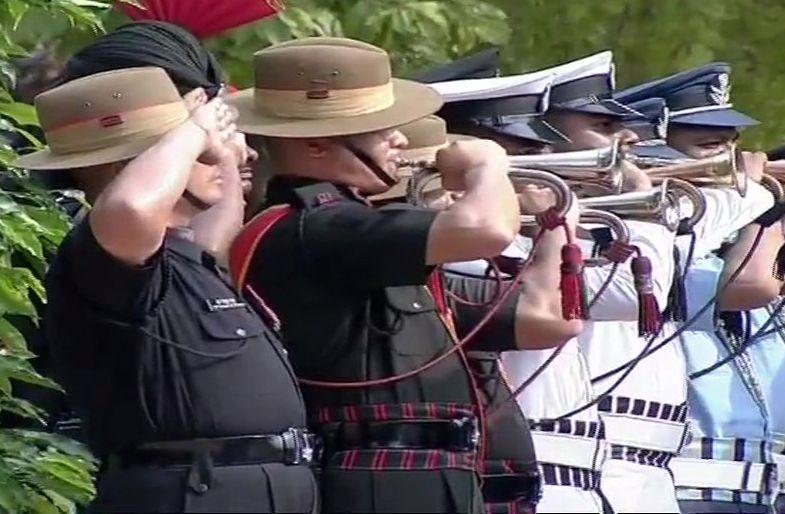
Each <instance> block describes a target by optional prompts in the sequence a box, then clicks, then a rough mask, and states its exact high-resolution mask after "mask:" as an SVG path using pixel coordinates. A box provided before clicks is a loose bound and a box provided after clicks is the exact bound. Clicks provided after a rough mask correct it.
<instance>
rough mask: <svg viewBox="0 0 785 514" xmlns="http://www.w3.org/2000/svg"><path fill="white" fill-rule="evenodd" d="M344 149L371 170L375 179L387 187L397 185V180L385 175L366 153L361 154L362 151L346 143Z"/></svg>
mask: <svg viewBox="0 0 785 514" xmlns="http://www.w3.org/2000/svg"><path fill="white" fill-rule="evenodd" d="M345 147H346V149H347V150H349V151H350V152H351V153H352V155H354V156H355V157H357V159H358V160H359V161H360V162H361V163H363V164H364V165H365V166H366V167H367V168H368V169H369V170H371V172H372V173H373V174H374V175H376V178H378V179H379V180H381V181H382V182H384V183H385V184H387V186H388V187H392V186H394V185H396V184H397V183H398V181H397V180H395V179H394V178H392V177H391V176H390V175H388V174H387V173H385V171H384V170H383V169H382V168H381V166H379V165H378V164H376V162H375V161H374V160H373V159H372V158H371V156H370V155H368V154H367V153H365V152H363V151H362V150H360V149H359V148H357V147H355V146H353V145H352V144H351V143H348V142H347V143H346V145H345Z"/></svg>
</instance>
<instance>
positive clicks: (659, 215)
mask: <svg viewBox="0 0 785 514" xmlns="http://www.w3.org/2000/svg"><path fill="white" fill-rule="evenodd" d="M682 198H685V199H686V200H687V201H689V203H691V204H692V210H691V214H690V216H689V217H687V218H686V219H685V220H684V222H682V221H681V220H682V210H681V199H682ZM578 203H579V204H580V206H581V207H582V208H590V209H598V210H603V211H609V212H612V213H613V214H615V215H617V216H619V217H621V218H623V219H630V220H639V221H648V222H651V223H659V224H661V225H663V226H665V227H667V228H668V229H669V230H672V231H675V230H677V229H678V228H679V227H680V226H681V228H682V229H683V230H690V229H691V228H692V227H693V226H694V225H695V224H696V223H697V222H698V221H699V220H700V219H701V218H702V217H703V215H704V214H705V212H706V200H705V199H704V197H703V194H702V193H701V192H700V190H699V189H698V188H697V187H695V186H693V185H692V184H690V183H688V182H685V181H683V180H678V179H672V178H669V179H665V180H663V181H662V183H661V184H660V185H659V186H657V187H655V188H654V189H652V190H651V191H641V192H630V193H621V194H618V195H608V196H595V197H592V198H581V199H580V200H578Z"/></svg>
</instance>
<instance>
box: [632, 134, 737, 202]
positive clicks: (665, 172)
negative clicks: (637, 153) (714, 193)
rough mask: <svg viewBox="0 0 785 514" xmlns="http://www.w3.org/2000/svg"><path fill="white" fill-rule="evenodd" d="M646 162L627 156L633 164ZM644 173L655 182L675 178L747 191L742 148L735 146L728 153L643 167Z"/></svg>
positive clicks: (699, 184)
mask: <svg viewBox="0 0 785 514" xmlns="http://www.w3.org/2000/svg"><path fill="white" fill-rule="evenodd" d="M636 161H637V162H636ZM646 161H647V158H645V157H643V158H641V157H635V158H632V157H630V162H632V163H633V164H636V165H641V166H643V164H644V163H645V162H646ZM664 162H667V160H662V162H660V163H664ZM649 164H652V162H649ZM646 174H647V175H648V176H649V178H651V180H652V182H654V183H655V184H657V183H660V182H662V181H663V180H665V179H666V178H678V179H681V180H684V181H687V182H690V183H692V184H694V185H696V186H729V187H733V188H735V189H736V191H738V192H739V194H740V195H741V196H744V195H745V194H746V193H747V174H746V170H745V168H744V159H743V158H742V153H741V151H740V150H739V149H738V148H737V147H735V146H734V147H733V148H731V150H729V151H728V152H724V153H721V154H719V155H715V156H713V157H707V158H705V159H689V160H684V159H676V160H675V162H672V163H670V164H667V165H663V166H655V167H649V168H648V169H646Z"/></svg>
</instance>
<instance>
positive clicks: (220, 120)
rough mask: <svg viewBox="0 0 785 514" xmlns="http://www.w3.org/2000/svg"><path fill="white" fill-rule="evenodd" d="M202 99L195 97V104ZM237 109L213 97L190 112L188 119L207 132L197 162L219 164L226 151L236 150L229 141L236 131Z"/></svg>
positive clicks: (225, 155) (225, 156)
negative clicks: (203, 146)
mask: <svg viewBox="0 0 785 514" xmlns="http://www.w3.org/2000/svg"><path fill="white" fill-rule="evenodd" d="M203 100H204V99H195V101H196V103H197V105H198V103H199V102H201V101H203ZM236 119H237V110H236V109H235V108H233V107H231V106H229V105H227V104H226V103H225V102H224V101H223V100H222V99H220V98H213V99H212V100H210V101H209V102H207V103H203V104H202V105H198V106H197V107H195V108H194V109H193V111H192V112H191V117H190V119H189V121H190V122H191V123H193V124H195V125H196V126H198V127H199V128H201V129H202V130H204V132H205V133H206V134H207V141H206V142H205V148H204V151H203V152H202V154H201V155H200V156H199V162H201V163H203V164H210V165H214V164H220V163H221V161H222V160H223V159H225V158H227V152H233V151H236V150H235V149H233V148H232V147H231V145H230V142H231V141H232V139H233V138H234V135H235V134H236V133H237V125H235V123H234V122H235V120H236Z"/></svg>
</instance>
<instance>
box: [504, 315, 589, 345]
mask: <svg viewBox="0 0 785 514" xmlns="http://www.w3.org/2000/svg"><path fill="white" fill-rule="evenodd" d="M581 332H583V321H581V320H557V321H542V320H540V321H532V322H530V323H519V324H518V330H517V337H516V346H517V348H518V349H519V350H547V349H548V348H557V347H559V346H562V345H564V344H566V343H567V342H568V341H570V340H571V339H575V338H576V337H578V336H579V335H580V334H581Z"/></svg>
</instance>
